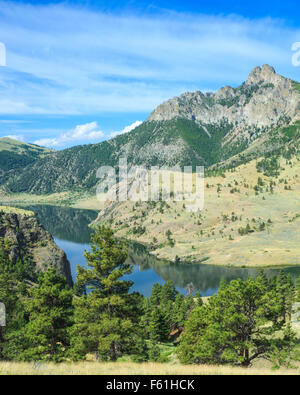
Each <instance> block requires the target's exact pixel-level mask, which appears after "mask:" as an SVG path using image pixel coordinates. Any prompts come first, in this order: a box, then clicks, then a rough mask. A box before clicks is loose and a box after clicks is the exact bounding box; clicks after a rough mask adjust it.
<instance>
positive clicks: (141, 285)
mask: <svg viewBox="0 0 300 395" xmlns="http://www.w3.org/2000/svg"><path fill="white" fill-rule="evenodd" d="M23 208H27V209H30V210H32V211H34V212H35V213H36V215H37V217H38V219H39V221H40V223H41V224H43V226H44V227H45V229H46V230H48V231H49V232H50V233H51V234H52V235H53V237H54V238H55V241H56V243H57V244H58V245H59V246H60V247H61V248H62V249H63V250H64V251H65V252H66V254H67V257H68V259H69V261H70V263H71V271H72V276H73V279H74V280H75V279H76V267H77V265H83V266H84V265H85V264H86V262H85V259H84V257H83V252H84V250H85V249H89V242H90V235H91V232H92V229H91V228H89V227H88V225H89V224H90V223H91V222H92V221H93V220H94V219H95V218H96V217H97V212H96V211H92V210H80V209H72V208H68V207H56V206H46V205H34V206H33V205H32V206H26V207H23ZM129 261H130V262H131V263H132V264H134V265H135V267H134V271H133V273H132V274H131V275H130V276H129V277H130V278H131V279H132V280H133V281H134V286H133V289H134V290H135V291H138V292H141V293H143V294H144V295H146V296H149V295H150V292H151V289H152V286H153V284H154V283H155V282H159V283H161V284H163V283H164V282H165V281H167V280H172V281H173V282H174V283H175V285H176V287H177V289H178V290H179V291H180V292H181V293H186V292H187V291H186V287H187V285H188V284H190V283H192V284H193V286H194V289H195V290H198V291H200V292H201V294H202V295H203V296H210V295H212V294H214V293H215V292H216V291H217V289H218V286H219V283H220V280H221V278H222V277H225V278H226V279H227V280H228V281H230V280H232V279H235V278H242V279H246V278H247V277H249V276H253V277H255V276H256V275H257V272H258V271H257V270H256V269H242V268H232V267H219V266H212V265H203V264H182V263H180V264H175V263H169V262H167V261H162V260H158V259H156V258H155V257H154V256H153V255H151V254H149V253H148V252H147V250H146V248H145V247H144V246H142V245H140V244H136V243H133V244H130V245H129ZM284 270H285V272H287V273H290V274H291V275H292V277H293V278H294V279H295V278H296V277H298V276H300V266H298V267H289V268H285V269H284ZM278 271H279V269H266V270H265V272H266V274H267V276H268V277H272V276H274V275H276V274H277V273H278Z"/></svg>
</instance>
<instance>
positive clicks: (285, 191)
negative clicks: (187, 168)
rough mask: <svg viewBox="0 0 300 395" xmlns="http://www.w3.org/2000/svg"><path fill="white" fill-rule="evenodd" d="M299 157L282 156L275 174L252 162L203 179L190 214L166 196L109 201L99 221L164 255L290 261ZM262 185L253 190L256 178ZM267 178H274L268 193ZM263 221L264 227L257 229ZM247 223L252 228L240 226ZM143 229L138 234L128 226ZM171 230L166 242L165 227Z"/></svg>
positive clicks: (294, 258) (299, 253)
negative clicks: (200, 197) (197, 208)
mask: <svg viewBox="0 0 300 395" xmlns="http://www.w3.org/2000/svg"><path fill="white" fill-rule="evenodd" d="M299 173H300V162H299V161H297V159H294V160H293V162H292V163H291V164H290V163H289V164H287V163H286V161H285V160H282V161H281V171H280V175H279V177H278V178H275V177H266V176H264V175H263V174H262V173H258V172H257V169H256V161H255V160H254V161H252V162H250V163H247V164H245V165H241V166H239V167H238V168H236V169H235V171H234V172H230V171H227V172H226V175H225V177H210V178H206V179H205V201H204V209H203V210H202V211H201V212H199V213H191V212H188V211H187V210H186V208H185V207H184V205H187V204H188V203H187V202H174V201H168V202H167V203H168V206H166V205H164V206H163V207H162V208H161V204H160V202H157V204H156V206H155V207H153V206H151V205H150V204H148V203H147V202H141V203H140V204H136V203H134V202H130V201H126V202H121V203H119V204H111V207H109V208H108V209H107V210H106V212H105V214H104V216H103V220H110V221H111V220H112V226H113V227H114V228H115V229H116V230H117V233H116V234H117V235H118V236H120V237H126V238H128V239H132V240H135V241H138V242H141V243H145V244H148V245H152V253H153V254H155V255H156V256H157V257H159V258H162V259H169V260H175V257H176V256H179V257H181V258H183V259H185V260H190V261H194V260H195V261H197V262H199V261H202V260H203V263H206V264H214V265H230V266H240V267H242V266H247V267H254V266H265V267H267V266H276V265H278V266H285V265H287V266H290V265H297V264H299V263H300V179H299V178H298V175H299ZM259 177H260V178H261V179H262V182H263V186H261V187H260V191H259V192H256V191H255V190H254V187H255V186H256V185H257V183H258V178H259ZM270 181H273V182H275V183H276V185H275V186H273V192H272V193H271V192H270ZM263 223H264V224H265V225H264V226H265V228H264V230H261V229H260V226H261V225H262V224H263ZM247 224H249V225H250V228H251V232H250V233H249V234H247V235H243V236H242V235H240V233H239V229H240V228H245V227H246V226H247ZM133 227H136V228H145V232H144V233H142V234H139V233H133V232H132V228H133ZM168 230H170V231H171V232H172V234H171V236H170V238H171V239H172V240H173V241H174V242H175V245H170V244H169V240H168V237H167V235H166V232H167V231H168Z"/></svg>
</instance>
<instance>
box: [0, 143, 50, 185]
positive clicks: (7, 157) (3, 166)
mask: <svg viewBox="0 0 300 395" xmlns="http://www.w3.org/2000/svg"><path fill="white" fill-rule="evenodd" d="M51 152H53V150H50V149H48V148H43V147H39V146H37V145H34V144H26V143H23V142H21V141H18V140H13V139H10V138H7V137H3V138H0V184H4V183H5V182H7V180H9V177H10V176H11V175H12V174H13V172H20V170H22V169H23V168H25V167H26V166H29V165H31V164H33V163H34V162H35V161H36V160H37V159H39V158H42V157H45V156H46V155H47V154H49V153H51Z"/></svg>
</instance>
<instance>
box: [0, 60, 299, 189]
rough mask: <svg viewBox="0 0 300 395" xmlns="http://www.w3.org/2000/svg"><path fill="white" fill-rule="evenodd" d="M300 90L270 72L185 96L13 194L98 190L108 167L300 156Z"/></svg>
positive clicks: (42, 162) (12, 185) (55, 158)
mask: <svg viewBox="0 0 300 395" xmlns="http://www.w3.org/2000/svg"><path fill="white" fill-rule="evenodd" d="M299 87H300V85H299V84H298V83H296V82H294V81H292V80H290V79H287V78H284V77H282V76H280V75H278V74H276V73H275V71H274V69H273V68H272V67H270V66H268V65H264V66H263V67H262V68H260V67H257V68H255V69H254V70H253V71H252V72H251V73H250V75H249V78H248V80H247V81H246V82H245V83H243V84H242V85H241V86H240V87H238V88H230V87H225V88H222V89H220V90H219V91H218V92H216V93H215V94H213V93H206V94H203V93H201V92H199V91H198V92H194V93H185V94H183V95H181V96H180V97H176V98H173V99H171V100H169V101H167V102H165V103H163V104H161V105H160V106H158V107H157V108H156V109H155V110H154V111H153V112H152V114H151V115H150V117H149V118H148V120H147V121H146V122H144V123H143V124H142V125H140V126H139V127H137V128H136V129H134V130H133V131H131V132H130V133H127V134H124V135H120V136H117V137H115V138H114V139H112V140H109V141H105V142H102V143H99V144H91V145H85V146H77V147H73V148H70V149H66V150H63V151H59V152H54V153H52V154H51V155H47V156H45V157H42V158H40V159H38V160H36V161H34V162H32V163H30V164H28V165H27V166H26V168H24V170H22V172H21V173H20V172H16V171H15V172H12V173H10V178H9V179H8V180H6V183H5V185H4V187H5V190H6V191H7V192H10V193H11V192H12V193H18V192H27V193H35V194H50V193H55V192H64V191H81V190H84V191H90V192H93V191H94V190H95V188H96V184H97V178H96V171H97V169H98V168H99V167H100V166H103V165H105V166H107V165H110V166H117V165H118V160H119V158H120V157H124V156H126V157H127V160H128V163H130V164H139V165H142V164H143V165H146V166H152V165H158V166H162V165H166V166H174V165H181V166H182V165H191V164H193V165H195V164H196V165H205V166H206V168H207V167H209V166H212V165H216V164H217V165H218V167H220V166H232V165H235V166H236V165H238V164H239V163H241V162H246V161H249V160H251V159H253V158H255V157H257V156H259V155H262V154H264V155H265V154H266V152H270V151H276V150H277V151H278V150H291V151H297V150H298V143H299V126H300V123H299V122H298V121H299V120H300V89H299Z"/></svg>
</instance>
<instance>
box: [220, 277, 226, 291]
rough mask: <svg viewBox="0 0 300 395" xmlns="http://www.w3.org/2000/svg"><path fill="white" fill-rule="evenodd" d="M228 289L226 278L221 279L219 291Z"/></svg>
mask: <svg viewBox="0 0 300 395" xmlns="http://www.w3.org/2000/svg"><path fill="white" fill-rule="evenodd" d="M226 287H227V280H226V278H225V277H221V280H220V284H219V290H220V291H222V290H223V289H225V288H226Z"/></svg>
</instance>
